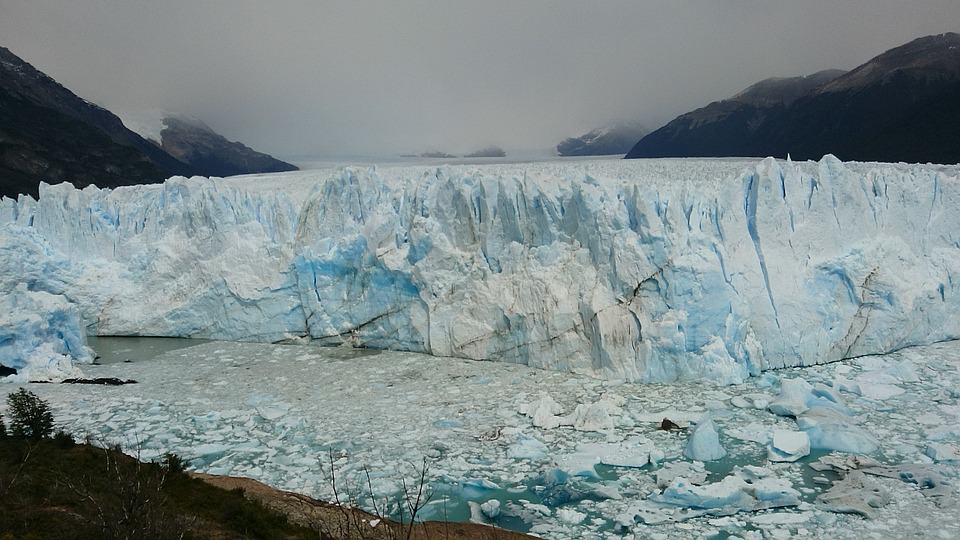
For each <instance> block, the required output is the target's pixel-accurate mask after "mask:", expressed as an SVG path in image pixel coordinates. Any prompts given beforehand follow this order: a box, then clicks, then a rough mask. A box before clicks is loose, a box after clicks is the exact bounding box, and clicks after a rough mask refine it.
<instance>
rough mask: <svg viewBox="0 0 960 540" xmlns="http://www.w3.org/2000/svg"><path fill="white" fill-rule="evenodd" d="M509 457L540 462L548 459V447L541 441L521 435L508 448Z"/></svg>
mask: <svg viewBox="0 0 960 540" xmlns="http://www.w3.org/2000/svg"><path fill="white" fill-rule="evenodd" d="M507 457H510V458H513V459H529V460H538V459H543V458H545V457H547V447H546V445H544V444H543V443H542V442H540V441H539V440H537V439H535V438H533V437H530V436H528V435H523V434H520V435H518V436H517V438H516V440H515V441H514V442H513V443H511V444H510V446H509V448H507Z"/></svg>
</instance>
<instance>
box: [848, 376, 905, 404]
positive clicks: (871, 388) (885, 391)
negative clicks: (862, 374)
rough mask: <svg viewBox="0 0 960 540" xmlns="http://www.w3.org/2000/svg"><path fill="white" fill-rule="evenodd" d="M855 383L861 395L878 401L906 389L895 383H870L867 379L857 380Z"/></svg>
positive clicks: (899, 393)
mask: <svg viewBox="0 0 960 540" xmlns="http://www.w3.org/2000/svg"><path fill="white" fill-rule="evenodd" d="M856 384H857V387H858V388H859V390H860V392H859V394H860V395H861V396H863V397H865V398H868V399H874V400H878V401H883V400H885V399H889V398H892V397H896V396H899V395H901V394H903V393H904V392H906V390H904V389H903V388H901V387H899V386H897V385H895V384H885V383H872V382H867V381H858V382H857V383H856Z"/></svg>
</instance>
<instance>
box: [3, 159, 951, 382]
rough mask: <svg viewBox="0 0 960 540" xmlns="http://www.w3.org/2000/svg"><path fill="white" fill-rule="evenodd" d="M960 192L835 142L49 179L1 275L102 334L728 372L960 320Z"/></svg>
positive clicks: (908, 341) (7, 230) (925, 332)
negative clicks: (217, 175)
mask: <svg viewBox="0 0 960 540" xmlns="http://www.w3.org/2000/svg"><path fill="white" fill-rule="evenodd" d="M958 199H960V182H958V181H957V169H956V168H950V167H947V168H937V167H934V166H920V165H917V166H908V165H887V164H860V163H842V162H840V161H838V160H837V159H835V158H833V157H832V156H827V157H825V158H824V159H823V160H821V161H820V162H819V163H813V162H807V163H790V162H786V163H784V162H777V161H775V160H773V159H766V160H763V161H761V162H759V163H757V162H752V163H751V162H732V161H721V160H647V161H631V162H617V161H606V162H604V161H596V162H577V163H546V164H516V165H491V166H454V167H444V168H440V169H433V168H427V167H397V168H385V169H358V168H343V169H339V170H335V171H330V170H328V171H321V172H304V173H300V174H294V175H283V176H262V177H253V178H246V179H237V180H230V179H228V180H223V179H203V178H193V179H184V178H172V179H170V180H168V181H167V182H166V183H164V184H162V185H151V186H133V187H123V188H118V189H115V190H98V189H96V188H93V187H88V188H85V189H83V190H77V189H74V188H72V187H71V186H70V185H69V184H60V185H57V186H47V185H43V186H41V189H40V199H39V201H34V200H33V199H30V198H27V197H22V198H21V199H19V200H18V201H12V200H10V199H4V200H3V201H0V270H2V272H0V291H2V292H4V293H8V292H9V291H12V290H13V289H14V288H15V287H16V286H18V285H19V284H21V283H24V284H26V286H27V288H28V289H29V290H30V291H43V292H48V293H51V294H57V295H63V296H64V297H65V298H67V299H69V301H70V302H72V303H74V304H75V305H76V306H77V307H78V309H79V310H80V313H81V316H82V320H83V324H84V325H85V327H86V330H87V331H88V332H89V333H92V334H101V335H105V334H107V335H158V336H188V337H204V338H217V339H228V340H246V341H277V340H281V339H285V338H289V337H295V336H309V337H310V338H312V339H314V340H317V341H320V342H323V343H330V344H335V343H343V342H349V343H353V344H356V345H363V346H367V347H373V348H386V349H396V350H407V351H415V352H426V353H431V354H434V355H441V356H456V357H462V358H470V359H484V360H501V361H507V362H513V363H520V364H526V365H530V366H533V367H539V368H547V369H553V370H561V371H570V372H575V373H582V374H587V375H591V376H597V377H605V378H610V379H623V380H629V381H660V382H666V381H681V380H709V381H713V382H716V383H720V384H731V383H737V382H740V381H742V380H743V379H744V377H746V376H748V375H751V374H753V375H755V374H758V373H759V372H760V371H761V370H763V369H767V368H778V367H784V366H798V365H810V364H815V363H822V362H828V361H833V360H837V359H840V358H846V357H854V356H860V355H864V354H870V353H885V352H889V351H892V350H897V349H900V348H903V347H905V346H909V345H916V344H923V343H931V342H937V341H943V340H947V339H953V338H957V337H960V317H957V316H956V314H957V311H958V307H960V294H958V292H960V280H957V279H954V277H953V276H954V274H955V273H956V272H957V271H958V269H960V250H958V249H957V245H958V243H960V239H958V238H957V232H956V231H958V230H960V227H958V224H960V223H958V221H960V214H958V213H957V212H955V211H954V209H955V208H957V205H958V203H960V200H958ZM877 384H884V383H876V382H870V381H864V384H863V386H864V387H865V388H867V391H874V392H879V393H882V392H881V391H882V390H883V388H879V389H878V387H877V386H875V385H877ZM871 385H874V386H871Z"/></svg>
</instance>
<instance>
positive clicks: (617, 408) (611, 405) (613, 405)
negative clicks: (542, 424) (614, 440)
mask: <svg viewBox="0 0 960 540" xmlns="http://www.w3.org/2000/svg"><path fill="white" fill-rule="evenodd" d="M624 402H625V400H624V398H622V397H620V396H618V395H616V394H609V393H608V394H604V395H602V396H600V399H599V400H598V401H597V402H596V403H591V404H589V405H587V404H583V403H581V404H579V405H577V408H576V409H574V411H573V413H572V414H570V415H569V416H567V417H565V418H563V419H562V421H561V424H560V425H572V426H573V428H574V429H576V430H578V431H610V430H613V429H615V428H616V427H617V424H618V420H619V419H620V417H621V416H622V415H623V414H624V413H623V409H622V406H623V404H624Z"/></svg>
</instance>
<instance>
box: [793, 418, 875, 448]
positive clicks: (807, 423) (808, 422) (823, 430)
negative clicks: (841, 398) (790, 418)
mask: <svg viewBox="0 0 960 540" xmlns="http://www.w3.org/2000/svg"><path fill="white" fill-rule="evenodd" d="M853 422H854V420H853V419H852V418H850V417H847V416H845V415H842V414H840V413H838V412H837V411H835V410H832V409H827V408H822V407H816V408H813V409H810V410H809V411H807V412H805V413H804V414H802V415H801V416H800V417H799V418H797V425H798V426H799V427H800V429H801V430H803V431H805V432H806V433H807V436H809V437H810V447H811V448H816V449H820V450H836V451H838V452H850V453H852V454H872V453H874V452H876V451H877V450H878V449H879V448H880V444H879V442H877V440H876V439H875V438H874V437H873V436H871V435H870V434H869V433H867V432H866V431H864V430H863V429H861V428H860V427H858V426H856V425H855V424H854V423H853Z"/></svg>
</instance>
